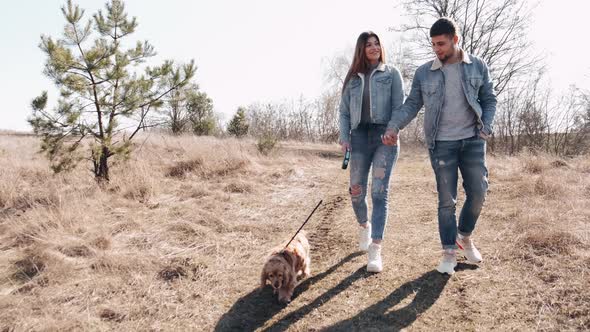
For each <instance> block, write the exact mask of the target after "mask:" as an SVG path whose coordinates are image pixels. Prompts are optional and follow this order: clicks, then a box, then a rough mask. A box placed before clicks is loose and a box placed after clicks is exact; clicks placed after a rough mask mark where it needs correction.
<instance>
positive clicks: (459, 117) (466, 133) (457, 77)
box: [436, 62, 477, 141]
mask: <svg viewBox="0 0 590 332" xmlns="http://www.w3.org/2000/svg"><path fill="white" fill-rule="evenodd" d="M441 70H442V71H443V74H444V77H445V100H444V103H443V107H442V110H441V114H440V118H439V122H438V132H437V133H436V140H437V141H456V140H460V139H464V138H469V137H473V136H475V135H476V124H477V116H476V114H475V112H474V111H473V110H472V109H471V106H469V103H468V102H467V98H466V97H465V93H464V92H463V87H462V86H461V76H462V75H461V70H462V68H461V62H458V63H454V64H449V65H444V66H443V67H442V69H441Z"/></svg>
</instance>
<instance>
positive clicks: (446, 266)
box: [436, 249, 457, 275]
mask: <svg viewBox="0 0 590 332" xmlns="http://www.w3.org/2000/svg"><path fill="white" fill-rule="evenodd" d="M456 266H457V254H456V251H455V249H444V250H443V255H442V259H441V261H440V264H438V267H437V268H436V270H437V271H438V272H440V273H446V274H448V275H453V273H455V267H456Z"/></svg>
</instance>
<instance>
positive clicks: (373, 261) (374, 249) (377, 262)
mask: <svg viewBox="0 0 590 332" xmlns="http://www.w3.org/2000/svg"><path fill="white" fill-rule="evenodd" d="M367 271H368V272H375V273H377V272H381V271H383V261H381V245H380V244H377V243H371V244H370V245H369V263H368V264H367Z"/></svg>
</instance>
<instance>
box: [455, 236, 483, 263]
mask: <svg viewBox="0 0 590 332" xmlns="http://www.w3.org/2000/svg"><path fill="white" fill-rule="evenodd" d="M457 246H458V247H459V251H460V252H461V253H462V254H463V256H465V258H467V261H468V262H469V263H472V264H477V263H481V261H482V258H481V254H480V253H479V250H477V248H476V247H475V245H474V244H473V240H471V236H463V235H461V234H458V236H457Z"/></svg>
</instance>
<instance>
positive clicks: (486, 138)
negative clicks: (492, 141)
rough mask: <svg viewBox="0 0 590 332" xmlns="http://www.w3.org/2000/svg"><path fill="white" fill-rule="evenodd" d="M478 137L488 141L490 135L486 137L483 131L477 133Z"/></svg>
mask: <svg viewBox="0 0 590 332" xmlns="http://www.w3.org/2000/svg"><path fill="white" fill-rule="evenodd" d="M479 137H481V138H483V139H484V140H486V141H487V140H488V138H490V135H486V134H485V133H484V132H483V131H481V130H480V131H479Z"/></svg>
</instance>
